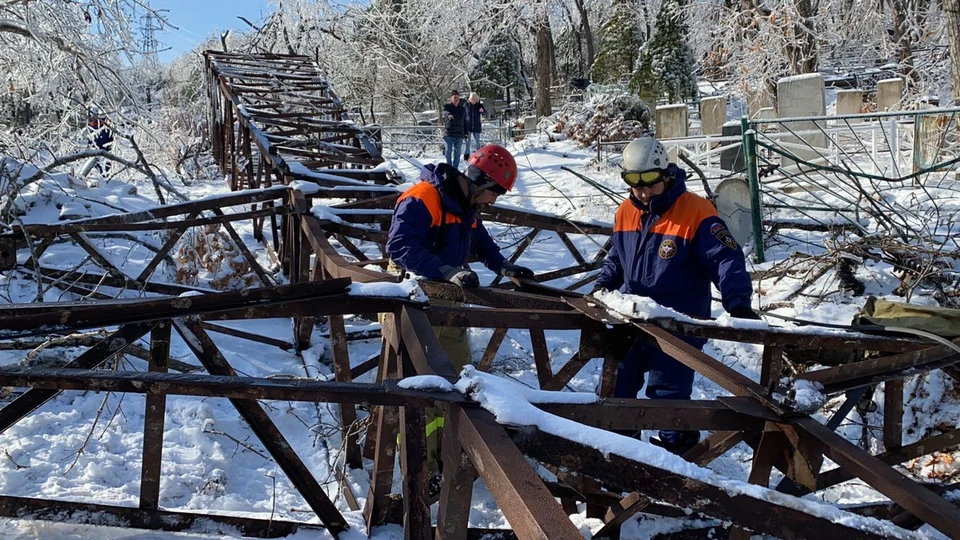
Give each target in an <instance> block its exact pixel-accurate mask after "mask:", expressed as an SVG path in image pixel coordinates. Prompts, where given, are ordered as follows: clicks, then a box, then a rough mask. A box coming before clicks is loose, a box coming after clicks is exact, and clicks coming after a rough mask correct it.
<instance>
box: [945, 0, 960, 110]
mask: <svg viewBox="0 0 960 540" xmlns="http://www.w3.org/2000/svg"><path fill="white" fill-rule="evenodd" d="M943 11H944V14H945V15H946V19H947V42H948V46H949V47H950V65H951V69H950V82H951V83H952V86H953V102H954V103H960V0H943Z"/></svg>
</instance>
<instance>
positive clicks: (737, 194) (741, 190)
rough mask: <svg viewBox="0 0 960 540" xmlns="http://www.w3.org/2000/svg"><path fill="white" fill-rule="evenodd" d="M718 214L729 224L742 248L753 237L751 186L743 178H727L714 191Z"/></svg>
mask: <svg viewBox="0 0 960 540" xmlns="http://www.w3.org/2000/svg"><path fill="white" fill-rule="evenodd" d="M714 194H715V196H716V198H715V199H714V201H713V202H714V204H716V205H717V213H718V214H720V218H721V219H723V221H724V222H725V223H726V224H727V228H728V229H730V234H732V235H733V238H734V239H735V240H736V241H737V243H739V244H740V245H741V246H742V245H744V244H745V243H747V242H748V241H749V240H751V238H752V236H753V215H752V214H751V213H750V208H751V204H750V184H748V183H747V181H746V180H744V179H742V178H727V179H726V180H724V181H723V182H720V185H719V186H717V188H716V189H715V190H714Z"/></svg>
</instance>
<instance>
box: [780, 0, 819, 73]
mask: <svg viewBox="0 0 960 540" xmlns="http://www.w3.org/2000/svg"><path fill="white" fill-rule="evenodd" d="M796 7H797V14H798V15H799V21H797V22H796V23H795V24H793V42H792V43H791V42H788V44H787V58H788V59H789V60H790V69H791V71H792V72H793V74H794V75H803V74H805V73H815V72H816V71H817V64H819V58H818V53H817V40H816V38H815V37H814V32H813V28H810V27H809V25H812V24H813V19H812V17H813V16H815V15H816V12H815V8H814V7H813V4H812V2H811V1H810V0H797V3H796Z"/></svg>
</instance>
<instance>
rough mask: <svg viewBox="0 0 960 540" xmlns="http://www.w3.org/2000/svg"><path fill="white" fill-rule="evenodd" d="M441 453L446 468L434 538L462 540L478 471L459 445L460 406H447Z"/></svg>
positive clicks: (441, 486) (438, 539)
mask: <svg viewBox="0 0 960 540" xmlns="http://www.w3.org/2000/svg"><path fill="white" fill-rule="evenodd" d="M441 453H442V454H443V457H442V461H443V463H444V464H445V465H446V466H445V467H444V468H445V469H446V470H445V471H444V474H443V479H442V482H441V485H440V505H439V508H438V510H437V535H436V540H461V539H462V538H464V537H465V535H466V531H467V528H468V527H467V526H468V521H469V519H468V518H469V517H470V502H471V498H472V496H473V483H474V480H476V478H477V470H476V469H475V468H474V467H473V464H472V463H470V458H469V457H467V455H466V454H465V453H464V452H463V446H462V445H461V444H460V409H459V407H456V406H451V407H449V408H448V409H447V414H446V417H445V424H444V430H443V444H442V445H441Z"/></svg>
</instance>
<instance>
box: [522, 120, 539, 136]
mask: <svg viewBox="0 0 960 540" xmlns="http://www.w3.org/2000/svg"><path fill="white" fill-rule="evenodd" d="M536 130H537V117H536V116H525V117H523V131H524V133H525V134H526V135H529V134H531V133H533V132H534V131H536Z"/></svg>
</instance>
